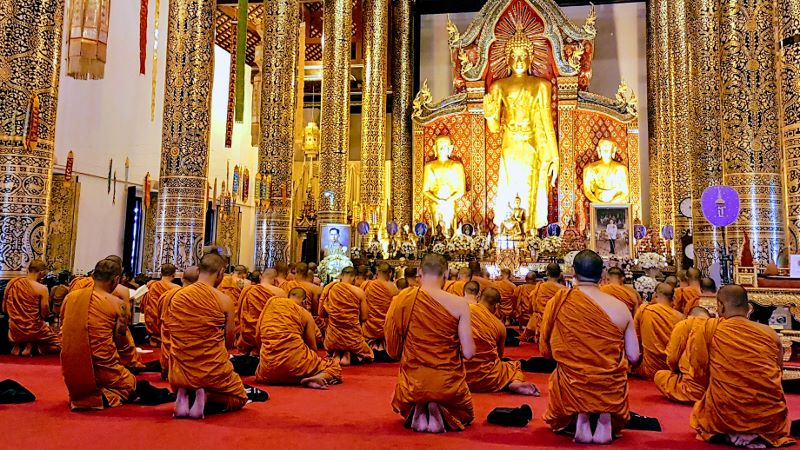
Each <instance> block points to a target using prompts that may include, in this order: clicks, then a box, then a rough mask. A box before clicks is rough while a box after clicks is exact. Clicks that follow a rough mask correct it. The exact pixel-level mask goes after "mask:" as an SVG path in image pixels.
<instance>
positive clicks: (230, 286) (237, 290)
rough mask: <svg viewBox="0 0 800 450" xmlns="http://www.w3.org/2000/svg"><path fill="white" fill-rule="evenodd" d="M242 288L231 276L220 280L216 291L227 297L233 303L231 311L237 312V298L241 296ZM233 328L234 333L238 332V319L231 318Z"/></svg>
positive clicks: (239, 281) (239, 282)
mask: <svg viewBox="0 0 800 450" xmlns="http://www.w3.org/2000/svg"><path fill="white" fill-rule="evenodd" d="M243 288H244V286H243V285H241V280H239V279H237V278H236V277H234V276H233V275H225V276H224V277H223V278H222V282H221V283H220V284H219V286H218V287H217V289H219V291H220V292H222V293H223V294H225V295H227V296H228V297H229V298H230V299H231V300H232V301H233V310H234V311H238V310H239V297H240V296H241V295H242V289H243ZM233 322H234V327H235V328H236V332H237V333H238V332H239V317H238V316H236V317H234V318H233Z"/></svg>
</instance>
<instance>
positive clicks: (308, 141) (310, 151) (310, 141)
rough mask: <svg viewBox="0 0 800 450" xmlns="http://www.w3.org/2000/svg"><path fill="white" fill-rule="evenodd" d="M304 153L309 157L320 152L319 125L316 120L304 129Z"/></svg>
mask: <svg viewBox="0 0 800 450" xmlns="http://www.w3.org/2000/svg"><path fill="white" fill-rule="evenodd" d="M303 153H305V154H306V156H308V157H316V156H317V155H318V154H319V126H317V124H316V123H315V122H308V123H307V124H306V127H305V128H304V129H303Z"/></svg>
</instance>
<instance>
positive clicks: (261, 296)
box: [236, 284, 273, 353]
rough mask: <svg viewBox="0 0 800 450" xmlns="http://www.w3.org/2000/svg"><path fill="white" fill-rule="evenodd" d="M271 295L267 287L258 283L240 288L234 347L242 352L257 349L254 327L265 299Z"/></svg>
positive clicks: (265, 301)
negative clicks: (237, 331) (237, 324)
mask: <svg viewBox="0 0 800 450" xmlns="http://www.w3.org/2000/svg"><path fill="white" fill-rule="evenodd" d="M272 297H273V295H272V292H270V290H269V289H267V288H265V287H264V286H261V285H260V284H255V285H250V286H247V287H245V288H244V289H243V290H242V295H241V297H240V301H239V311H238V313H237V315H238V316H239V337H238V338H236V348H237V349H238V350H239V351H240V352H242V353H250V352H252V351H254V350H256V349H258V342H257V341H256V327H257V325H258V318H259V317H260V316H261V311H262V310H263V309H264V305H266V303H267V301H268V300H269V299H271V298H272Z"/></svg>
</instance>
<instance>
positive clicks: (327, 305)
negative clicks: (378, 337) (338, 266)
mask: <svg viewBox="0 0 800 450" xmlns="http://www.w3.org/2000/svg"><path fill="white" fill-rule="evenodd" d="M355 278H356V273H355V269H353V268H352V267H345V268H344V269H343V270H342V275H341V281H335V282H333V283H331V284H330V285H329V286H330V287H329V286H326V293H327V295H326V296H325V298H324V300H323V301H322V302H321V303H320V314H319V315H320V317H321V318H323V319H326V318H327V319H328V328H327V329H326V331H325V349H326V350H328V356H332V357H333V358H334V359H335V360H337V361H339V364H341V365H343V366H348V365H350V364H351V363H362V362H370V361H372V360H374V359H375V354H374V353H373V352H372V349H371V348H370V347H369V345H367V341H366V339H365V338H364V333H363V332H362V330H361V324H362V323H363V322H365V321H366V319H367V315H368V314H369V307H368V306H367V297H366V294H364V291H363V290H361V288H360V287H358V286H355V285H353V283H354V282H355Z"/></svg>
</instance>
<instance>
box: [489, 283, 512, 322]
mask: <svg viewBox="0 0 800 450" xmlns="http://www.w3.org/2000/svg"><path fill="white" fill-rule="evenodd" d="M494 288H495V289H497V291H498V292H499V293H500V303H498V304H497V310H496V311H495V314H496V315H497V317H498V318H500V320H507V319H511V318H515V317H516V316H515V314H516V312H517V297H516V293H517V285H515V284H514V283H512V282H510V281H508V280H497V281H495V282H494Z"/></svg>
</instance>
